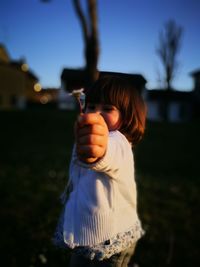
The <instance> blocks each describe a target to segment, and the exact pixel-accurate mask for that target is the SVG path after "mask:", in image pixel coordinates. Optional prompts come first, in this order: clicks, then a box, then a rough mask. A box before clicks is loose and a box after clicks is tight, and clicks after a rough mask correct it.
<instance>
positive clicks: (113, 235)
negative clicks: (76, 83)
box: [63, 76, 146, 267]
mask: <svg viewBox="0 0 200 267" xmlns="http://www.w3.org/2000/svg"><path fill="white" fill-rule="evenodd" d="M145 118H146V108H145V104H144V102H143V100H142V98H141V96H140V95H139V94H138V92H137V90H136V89H135V88H133V87H132V86H131V84H130V83H129V82H128V81H126V80H125V79H123V78H120V77H115V76H104V77H102V78H99V79H98V80H97V81H96V82H95V83H94V85H93V86H92V87H91V88H90V90H89V91H88V92H87V94H86V107H85V112H84V114H81V115H80V116H79V118H78V120H77V123H76V127H75V132H76V134H75V135H76V136H75V140H76V142H75V146H74V149H73V154H72V160H71V165H70V184H71V193H70V195H69V197H68V200H67V202H66V205H65V211H64V223H63V239H64V243H65V244H66V245H67V247H69V248H71V249H72V256H71V261H70V267H78V266H80V267H86V266H87V267H88V266H95V267H96V266H102V267H103V266H115V267H121V266H123V267H125V266H128V265H127V264H128V262H129V261H130V258H131V256H132V255H133V253H134V249H135V246H136V243H137V241H138V239H139V238H140V237H141V236H142V235H143V230H142V227H141V224H140V220H139V218H138V214H137V191H136V184H135V179H134V159H133V153H132V148H134V147H135V145H136V144H137V143H138V142H139V141H140V140H141V138H142V136H143V134H144V129H145Z"/></svg>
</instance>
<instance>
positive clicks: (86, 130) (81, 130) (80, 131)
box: [76, 124, 108, 137]
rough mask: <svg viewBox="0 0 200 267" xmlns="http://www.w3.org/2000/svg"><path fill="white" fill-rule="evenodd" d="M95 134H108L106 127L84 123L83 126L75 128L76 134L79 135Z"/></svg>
mask: <svg viewBox="0 0 200 267" xmlns="http://www.w3.org/2000/svg"><path fill="white" fill-rule="evenodd" d="M91 134H94V135H95V134H96V135H100V136H105V135H107V134H108V131H107V128H105V127H103V126H102V125H100V124H93V125H91V124H90V125H85V126H84V127H78V128H77V134H76V135H77V136H78V137H81V136H84V135H91Z"/></svg>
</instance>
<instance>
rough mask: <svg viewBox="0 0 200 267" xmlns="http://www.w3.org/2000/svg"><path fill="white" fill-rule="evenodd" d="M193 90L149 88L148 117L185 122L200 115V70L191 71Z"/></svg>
mask: <svg viewBox="0 0 200 267" xmlns="http://www.w3.org/2000/svg"><path fill="white" fill-rule="evenodd" d="M190 75H191V76H192V78H193V79H194V87H193V89H192V91H189V92H188V91H185V92H183V91H182V92H181V91H176V90H158V89H156V90H147V92H146V102H147V107H148V119H150V120H154V121H169V122H184V121H189V120H191V119H192V118H197V117H200V70H199V71H195V72H191V73H190Z"/></svg>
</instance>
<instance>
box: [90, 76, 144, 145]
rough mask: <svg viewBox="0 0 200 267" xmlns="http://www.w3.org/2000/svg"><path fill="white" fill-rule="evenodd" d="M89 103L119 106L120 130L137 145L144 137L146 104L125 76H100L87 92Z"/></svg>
mask: <svg viewBox="0 0 200 267" xmlns="http://www.w3.org/2000/svg"><path fill="white" fill-rule="evenodd" d="M87 103H95V104H99V103H101V104H109V105H114V106H115V107H117V108H118V109H119V110H120V112H121V116H122V124H121V126H120V128H119V131H120V132H121V133H122V134H124V135H125V136H126V138H127V139H128V140H129V141H130V142H131V143H132V145H133V146H134V145H136V144H137V143H138V142H139V141H140V140H141V138H142V137H143V134H144V130H145V121H146V105H145V103H144V101H143V99H142V96H141V95H140V94H139V92H138V90H137V89H136V88H134V87H133V85H132V84H131V83H130V82H129V81H128V80H127V79H125V78H122V77H119V76H112V75H106V76H102V77H100V78H99V79H98V80H97V81H96V82H95V83H94V84H93V86H92V87H91V88H90V89H89V90H88V91H87V93H86V106H87Z"/></svg>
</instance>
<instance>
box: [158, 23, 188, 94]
mask: <svg viewBox="0 0 200 267" xmlns="http://www.w3.org/2000/svg"><path fill="white" fill-rule="evenodd" d="M182 33H183V28H182V27H180V26H178V25H177V24H176V23H175V21H173V20H169V21H168V22H167V23H166V24H165V26H164V29H163V30H162V31H161V32H160V34H159V45H158V48H157V50H156V52H157V54H158V56H159V58H160V60H161V62H162V64H163V67H164V81H165V88H166V89H168V90H170V89H171V88H172V86H171V83H172V80H173V79H174V77H175V75H176V71H177V68H178V62H177V54H178V52H179V50H180V45H181V37H182Z"/></svg>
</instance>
